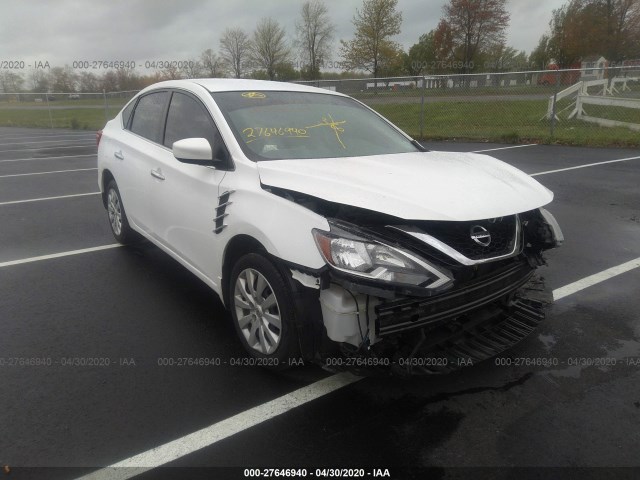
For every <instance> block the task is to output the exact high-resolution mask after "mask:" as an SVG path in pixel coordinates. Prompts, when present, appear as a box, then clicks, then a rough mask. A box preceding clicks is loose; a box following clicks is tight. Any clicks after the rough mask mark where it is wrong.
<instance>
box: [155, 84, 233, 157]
mask: <svg viewBox="0 0 640 480" xmlns="http://www.w3.org/2000/svg"><path fill="white" fill-rule="evenodd" d="M194 137H201V138H206V139H207V140H208V141H209V144H210V145H211V147H212V148H214V152H213V153H214V158H218V159H221V160H227V155H226V149H225V147H224V143H223V142H222V137H221V136H220V133H219V132H218V129H217V128H216V126H215V124H214V123H213V120H211V117H210V116H209V114H208V113H207V111H206V109H205V107H204V105H202V104H201V103H200V102H199V101H198V100H196V99H194V98H192V97H190V96H189V95H184V94H182V93H178V92H174V94H173V96H172V97H171V105H169V113H168V114H167V126H166V128H165V132H164V146H165V147H167V148H171V147H172V146H173V142H176V141H178V140H182V139H185V138H194Z"/></svg>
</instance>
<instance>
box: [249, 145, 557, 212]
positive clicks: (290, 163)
mask: <svg viewBox="0 0 640 480" xmlns="http://www.w3.org/2000/svg"><path fill="white" fill-rule="evenodd" d="M258 172H259V175H260V181H261V183H262V184H263V185H266V186H272V187H278V188H284V189H287V190H292V191H295V192H300V193H304V194H307V195H311V196H313V197H317V198H321V199H323V200H328V201H331V202H337V203H342V204H345V205H351V206H354V207H360V208H366V209H368V210H374V211H378V212H381V213H385V214H388V215H393V216H396V217H400V218H403V219H407V220H455V221H465V220H478V219H483V218H495V217H502V216H505V215H511V214H514V213H519V212H524V211H527V210H532V209H534V208H538V207H541V206H543V205H546V204H547V203H549V202H550V201H551V200H552V199H553V193H552V192H551V191H550V190H548V189H547V188H545V187H543V186H542V185H540V183H538V182H537V181H536V180H534V179H533V178H531V177H530V176H529V175H527V174H526V173H524V172H522V171H520V170H518V169H517V168H514V167H512V166H510V165H507V164H506V163H504V162H501V161H500V160H496V159H495V158H492V157H489V156H487V155H480V154H475V153H455V152H415V153H401V154H393V155H375V156H367V157H349V158H321V159H304V160H270V161H263V162H258Z"/></svg>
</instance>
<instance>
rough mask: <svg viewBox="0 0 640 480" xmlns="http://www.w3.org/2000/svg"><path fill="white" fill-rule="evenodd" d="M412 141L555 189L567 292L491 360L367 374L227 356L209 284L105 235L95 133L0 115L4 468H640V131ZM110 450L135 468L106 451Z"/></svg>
mask: <svg viewBox="0 0 640 480" xmlns="http://www.w3.org/2000/svg"><path fill="white" fill-rule="evenodd" d="M426 145H427V147H428V148H430V149H433V150H456V151H482V152H481V153H485V154H488V155H492V156H495V157H497V158H499V159H501V160H503V161H505V162H507V163H509V164H511V165H513V166H515V167H517V168H520V169H522V170H523V171H525V172H527V173H529V174H532V175H535V177H536V179H537V180H538V181H540V182H541V183H542V184H543V185H545V186H546V187H548V188H549V189H551V190H552V191H553V192H554V193H555V199H554V202H553V203H552V204H551V205H550V206H549V210H550V211H551V212H552V213H553V214H554V215H555V216H556V218H557V219H558V221H559V223H560V225H561V226H562V229H563V231H564V234H565V237H566V242H565V244H564V245H563V246H562V248H560V249H557V250H553V251H551V252H549V253H548V255H547V258H548V263H549V265H548V267H543V269H542V272H543V274H544V276H545V278H546V281H547V284H548V285H549V286H550V287H551V288H552V289H554V290H555V291H556V294H557V296H558V297H561V298H559V299H558V300H557V301H556V303H555V305H554V306H553V308H552V309H551V310H550V312H549V313H548V317H547V319H546V321H545V322H543V324H542V325H541V326H540V328H539V329H538V330H537V331H536V332H535V333H534V334H533V335H531V336H530V337H529V338H527V339H526V340H525V341H523V342H522V343H520V344H518V345H517V346H516V347H515V348H513V349H512V350H510V351H509V352H508V354H506V355H502V356H501V357H499V358H497V359H495V360H488V361H485V362H483V363H480V364H478V365H475V366H472V367H469V368H465V369H463V370H461V371H459V372H457V373H454V374H450V375H447V376H432V377H426V378H412V379H409V380H402V379H397V378H380V377H374V378H363V379H361V378H359V377H355V376H351V375H350V374H338V375H335V374H333V373H330V372H327V371H324V370H323V369H321V368H319V367H317V366H313V365H306V366H302V367H298V368H293V369H290V370H287V371H285V372H282V373H271V372H268V371H265V370H262V369H260V368H258V367H252V366H242V365H236V364H242V359H244V358H245V354H244V352H243V350H242V348H241V345H240V343H239V341H237V339H236V337H235V332H234V329H233V325H232V324H231V319H230V316H229V315H228V314H227V312H225V310H224V309H223V308H222V305H221V303H220V302H219V300H217V298H216V297H215V295H214V294H213V293H212V292H211V291H210V290H209V289H208V287H206V286H205V285H204V284H202V283H201V282H200V281H199V280H198V279H197V278H195V277H194V276H193V275H191V274H190V273H189V272H187V271H186V270H185V269H184V268H182V267H181V266H180V265H178V264H177V263H176V262H175V261H173V260H172V259H171V258H169V257H168V256H167V255H165V254H164V253H162V252H161V251H160V250H159V249H157V248H155V247H154V246H152V245H150V244H147V243H142V244H139V245H136V246H133V247H117V246H115V245H114V244H115V241H114V239H113V237H112V235H111V232H110V230H109V225H108V221H107V216H106V212H105V210H104V208H103V206H102V203H101V198H100V196H99V195H98V194H97V192H98V187H97V170H96V146H95V134H94V133H93V132H79V131H72V130H39V129H18V128H0V225H1V226H2V227H1V228H0V292H2V294H1V295H0V325H1V327H2V329H1V331H0V384H1V385H2V387H1V391H2V394H1V395H0V426H1V431H2V435H1V436H0V467H4V466H7V469H5V472H6V471H10V472H13V473H14V476H15V478H19V475H20V474H23V475H24V476H25V477H28V476H29V475H36V476H37V475H38V474H42V473H43V471H37V470H36V471H33V470H28V469H26V467H47V468H50V467H53V468H52V469H51V470H49V471H47V472H46V473H47V476H53V477H55V476H57V477H59V478H74V477H79V476H82V475H90V476H91V475H92V476H93V477H92V478H112V477H113V476H114V475H119V476H120V478H129V477H131V476H133V475H135V474H141V477H142V478H151V476H152V475H155V474H157V473H161V472H163V471H166V470H162V469H160V470H158V469H157V468H156V467H163V468H166V467H250V468H262V467H272V468H273V467H278V468H306V469H307V470H308V471H309V472H313V473H314V476H315V474H316V469H317V468H319V467H325V468H338V467H350V468H363V469H365V470H366V472H365V473H369V474H370V475H368V476H371V474H373V473H372V472H373V468H374V467H375V468H381V469H383V470H384V469H388V470H389V473H390V477H387V478H394V479H404V478H424V475H425V473H426V472H428V473H430V474H432V475H433V476H434V478H460V477H462V476H465V475H467V474H473V475H474V476H475V477H474V478H480V477H479V475H482V474H486V475H487V476H491V477H492V478H520V477H521V476H523V475H525V474H527V473H531V474H533V473H535V474H537V473H538V472H547V473H549V474H550V475H553V476H554V478H560V477H562V478H564V477H566V478H570V477H571V475H574V473H575V472H574V471H573V470H571V469H568V468H567V467H584V468H586V469H587V470H583V471H582V472H581V474H582V475H584V476H587V477H586V478H588V475H605V476H609V477H611V478H614V477H618V476H620V475H629V476H632V475H634V474H640V456H639V455H638V451H639V448H640V430H639V429H638V425H640V302H638V292H639V291H640V268H638V267H640V241H639V239H640V151H639V150H628V149H614V148H609V149H590V148H578V147H564V146H542V145H529V146H506V145H491V144H462V143H428V144H426ZM470 201H472V199H470ZM95 247H104V248H95ZM620 265H623V267H622V268H621V269H617V270H616V269H614V270H612V269H613V268H614V267H617V266H620ZM602 272H604V273H602ZM595 274H602V275H601V276H600V277H597V278H594V277H592V276H593V275H595ZM585 279H586V280H585ZM597 280H599V281H597ZM567 286H569V287H567ZM565 287H567V288H565ZM180 359H208V360H206V362H204V361H202V360H200V363H207V365H198V364H195V365H194V362H193V361H191V360H180ZM202 429H205V431H204V433H202V434H201V435H195V436H194V435H193V433H194V432H198V431H200V430H202ZM172 442H173V443H172ZM154 449H156V450H154ZM158 449H159V450H158ZM154 452H155V453H154ZM141 454H145V455H142V456H141ZM113 465H121V466H129V467H141V468H140V469H139V470H136V469H135V468H124V467H123V468H120V469H112V470H101V469H103V468H105V467H109V466H113ZM68 467H75V468H72V469H69V468H68ZM465 467H468V468H471V470H467V469H465ZM478 467H485V468H486V469H485V470H475V469H477V468H478ZM514 467H526V469H525V470H518V471H514V470H512V468H514ZM552 467H553V468H554V469H553V470H538V469H540V468H543V469H547V468H552ZM595 467H606V468H600V469H594V470H591V468H595ZM625 467H626V468H625ZM629 467H633V468H629ZM170 471H171V472H174V473H175V472H176V471H175V470H170ZM205 471H206V472H207V473H208V474H209V475H210V478H224V476H225V475H227V474H228V475H229V476H230V478H244V477H243V475H244V473H243V471H242V470H234V469H231V470H224V469H220V470H205ZM191 473H194V471H192V472H191ZM319 473H322V472H319ZM1 475H2V472H0V476H1ZM101 475H102V477H100V476H101ZM514 475H515V476H514ZM8 478H10V477H8ZM309 478H311V477H309ZM594 478H595V476H594ZM600 478H603V477H600ZM629 478H631V477H629Z"/></svg>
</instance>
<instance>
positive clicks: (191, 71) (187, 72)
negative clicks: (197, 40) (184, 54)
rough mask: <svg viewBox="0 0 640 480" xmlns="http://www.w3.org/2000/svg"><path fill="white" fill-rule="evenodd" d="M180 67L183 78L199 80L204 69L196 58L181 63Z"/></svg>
mask: <svg viewBox="0 0 640 480" xmlns="http://www.w3.org/2000/svg"><path fill="white" fill-rule="evenodd" d="M180 67H181V68H180V72H181V73H182V75H183V76H184V78H201V77H202V75H203V72H204V68H203V67H202V64H201V63H200V61H199V60H198V59H197V58H190V59H189V60H187V61H186V62H182V65H180Z"/></svg>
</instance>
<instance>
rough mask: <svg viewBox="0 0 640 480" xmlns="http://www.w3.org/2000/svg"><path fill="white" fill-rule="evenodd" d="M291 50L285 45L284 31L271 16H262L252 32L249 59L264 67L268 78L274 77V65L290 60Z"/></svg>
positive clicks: (273, 78)
mask: <svg viewBox="0 0 640 480" xmlns="http://www.w3.org/2000/svg"><path fill="white" fill-rule="evenodd" d="M290 55H291V51H290V50H289V47H288V46H287V41H286V39H285V31H284V28H282V27H281V26H280V25H279V24H278V22H277V21H275V20H273V19H272V18H263V19H262V20H260V21H259V22H258V25H257V26H256V29H255V31H254V32H253V42H252V49H251V55H250V56H251V60H252V61H253V62H254V63H255V65H256V66H258V67H260V68H264V69H265V70H266V72H267V76H268V77H269V79H270V80H275V78H276V66H277V65H278V64H281V63H286V62H289V61H290Z"/></svg>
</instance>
